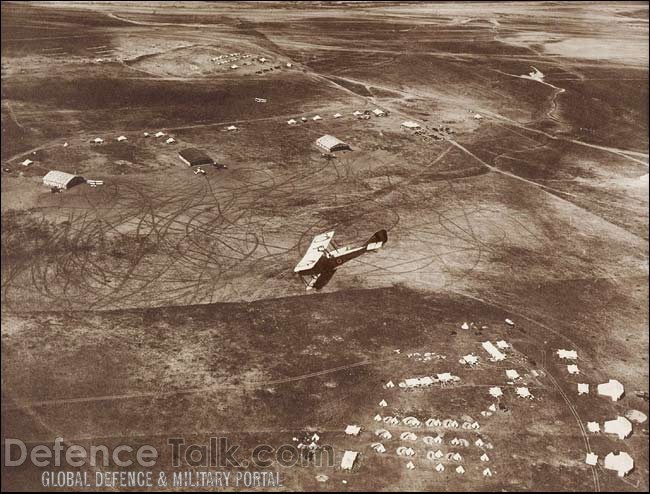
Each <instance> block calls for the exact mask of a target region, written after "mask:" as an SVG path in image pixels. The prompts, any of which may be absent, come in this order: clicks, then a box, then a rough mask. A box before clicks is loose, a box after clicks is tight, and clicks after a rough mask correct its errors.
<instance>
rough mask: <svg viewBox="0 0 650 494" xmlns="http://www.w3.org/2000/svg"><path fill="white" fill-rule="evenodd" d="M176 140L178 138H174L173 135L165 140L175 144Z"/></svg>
mask: <svg viewBox="0 0 650 494" xmlns="http://www.w3.org/2000/svg"><path fill="white" fill-rule="evenodd" d="M175 142H176V139H174V138H173V137H170V138H169V139H167V140H166V141H165V144H174V143H175Z"/></svg>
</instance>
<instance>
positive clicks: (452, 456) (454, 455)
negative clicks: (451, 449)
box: [451, 453, 463, 461]
mask: <svg viewBox="0 0 650 494" xmlns="http://www.w3.org/2000/svg"><path fill="white" fill-rule="evenodd" d="M451 459H452V460H454V461H463V457H462V456H461V455H460V453H454V454H453V455H451Z"/></svg>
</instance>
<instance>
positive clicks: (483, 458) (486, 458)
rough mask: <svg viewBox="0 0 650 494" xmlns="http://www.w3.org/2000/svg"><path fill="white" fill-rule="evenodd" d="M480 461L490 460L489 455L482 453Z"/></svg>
mask: <svg viewBox="0 0 650 494" xmlns="http://www.w3.org/2000/svg"><path fill="white" fill-rule="evenodd" d="M481 461H490V457H489V456H488V455H487V454H486V453H483V454H482V455H481Z"/></svg>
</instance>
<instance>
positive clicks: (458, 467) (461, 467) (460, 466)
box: [456, 465, 465, 475]
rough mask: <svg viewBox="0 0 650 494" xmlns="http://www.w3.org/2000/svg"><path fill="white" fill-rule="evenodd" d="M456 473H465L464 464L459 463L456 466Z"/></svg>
mask: <svg viewBox="0 0 650 494" xmlns="http://www.w3.org/2000/svg"><path fill="white" fill-rule="evenodd" d="M456 473H459V474H460V475H462V474H464V473H465V469H464V468H463V465H458V466H457V467H456Z"/></svg>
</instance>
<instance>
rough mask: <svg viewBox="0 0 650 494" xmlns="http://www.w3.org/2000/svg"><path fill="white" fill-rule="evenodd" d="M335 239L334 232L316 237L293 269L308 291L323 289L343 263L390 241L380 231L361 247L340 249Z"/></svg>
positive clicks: (384, 232) (382, 231)
mask: <svg viewBox="0 0 650 494" xmlns="http://www.w3.org/2000/svg"><path fill="white" fill-rule="evenodd" d="M333 238H334V232H333V231H331V232H325V233H321V234H320V235H316V236H315V237H314V239H313V240H312V242H311V244H310V245H309V248H308V249H307V252H306V253H305V255H304V257H303V258H302V259H301V260H300V262H299V263H298V264H296V267H295V268H294V269H293V272H294V273H297V274H298V275H299V276H300V278H301V279H302V281H303V282H304V283H305V285H306V287H307V290H311V289H312V288H315V289H316V290H320V289H321V288H323V287H324V286H325V285H326V284H327V282H329V280H330V279H332V276H334V272H335V271H336V270H337V269H338V267H339V266H341V265H342V264H343V263H346V262H348V261H351V260H352V259H355V258H357V257H359V256H360V255H362V254H365V253H366V252H376V251H378V250H379V249H380V248H382V247H383V246H384V244H385V243H386V242H387V241H388V234H387V233H386V230H379V231H378V232H377V233H375V234H374V235H373V236H372V237H370V239H369V240H368V241H367V242H366V243H365V244H363V245H361V246H359V247H349V246H348V247H338V246H337V245H336V243H335V242H334V240H333Z"/></svg>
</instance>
